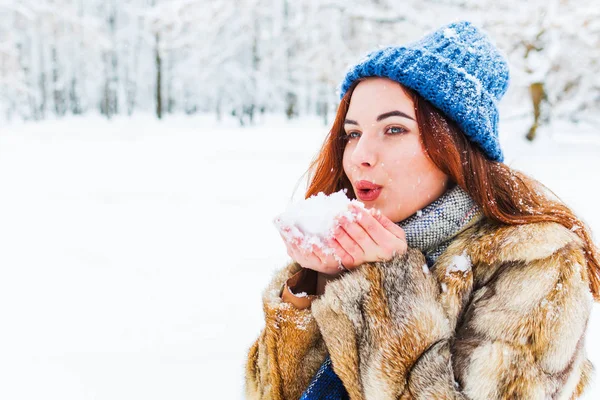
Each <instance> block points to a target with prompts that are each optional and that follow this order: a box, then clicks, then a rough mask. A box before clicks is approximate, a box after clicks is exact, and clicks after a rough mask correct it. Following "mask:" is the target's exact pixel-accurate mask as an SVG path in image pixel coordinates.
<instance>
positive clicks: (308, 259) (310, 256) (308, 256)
mask: <svg viewBox="0 0 600 400" xmlns="http://www.w3.org/2000/svg"><path fill="white" fill-rule="evenodd" d="M293 248H294V250H295V251H296V253H297V254H298V255H299V256H300V257H301V258H302V259H303V260H304V263H300V264H302V265H303V266H306V267H307V268H308V267H315V266H317V265H320V264H322V261H321V260H320V259H319V257H317V256H316V255H315V253H313V251H312V249H307V248H305V247H301V246H299V245H297V244H294V245H293Z"/></svg>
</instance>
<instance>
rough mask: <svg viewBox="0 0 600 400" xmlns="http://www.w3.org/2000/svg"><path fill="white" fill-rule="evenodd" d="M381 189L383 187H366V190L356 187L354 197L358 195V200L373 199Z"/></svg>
mask: <svg viewBox="0 0 600 400" xmlns="http://www.w3.org/2000/svg"><path fill="white" fill-rule="evenodd" d="M381 189H383V188H382V187H378V188H377V189H366V190H361V189H358V190H357V191H356V197H358V198H359V200H360V201H374V200H375V199H377V198H378V197H379V194H380V193H381Z"/></svg>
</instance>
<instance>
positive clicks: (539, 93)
mask: <svg viewBox="0 0 600 400" xmlns="http://www.w3.org/2000/svg"><path fill="white" fill-rule="evenodd" d="M529 93H530V94H531V102H532V104H533V125H532V126H531V128H529V132H528V133H527V136H526V137H527V140H529V141H533V140H534V139H535V135H536V133H537V128H538V127H539V125H540V115H541V105H542V102H543V101H544V100H546V90H545V89H544V83H543V82H534V83H532V84H531V85H529Z"/></svg>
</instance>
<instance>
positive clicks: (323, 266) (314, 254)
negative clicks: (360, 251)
mask: <svg viewBox="0 0 600 400" xmlns="http://www.w3.org/2000/svg"><path fill="white" fill-rule="evenodd" d="M284 229H285V228H284ZM281 238H282V239H283V241H284V242H285V246H286V247H287V253H288V255H289V256H290V257H291V258H292V260H294V261H295V262H297V263H298V264H300V265H301V266H302V267H303V268H309V269H312V270H315V271H317V272H320V273H322V274H324V275H326V276H327V277H328V278H330V279H331V278H335V277H337V276H338V275H339V274H341V273H342V272H344V271H345V270H346V269H345V268H344V267H343V266H342V265H341V264H340V259H339V258H338V259H336V258H335V256H334V255H333V254H325V253H324V252H323V250H321V249H320V248H319V247H317V246H316V245H312V247H311V248H310V249H305V248H304V247H301V246H300V242H301V241H300V239H297V238H294V239H291V240H290V239H286V238H285V237H284V235H281Z"/></svg>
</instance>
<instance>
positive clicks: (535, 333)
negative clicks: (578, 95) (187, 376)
mask: <svg viewBox="0 0 600 400" xmlns="http://www.w3.org/2000/svg"><path fill="white" fill-rule="evenodd" d="M508 80H509V76H508V65H507V63H506V61H505V59H504V58H503V57H502V55H501V54H500V53H499V51H498V49H497V48H496V47H495V46H494V45H493V44H492V43H491V41H490V39H489V38H488V37H487V36H486V35H485V34H484V33H482V32H481V31H480V30H479V29H477V28H476V27H474V26H473V25H471V24H470V23H468V22H460V23H454V24H451V25H448V26H445V27H442V28H441V29H439V30H437V31H436V32H433V33H432V34H430V35H428V36H425V37H424V38H423V39H421V40H419V41H417V42H415V43H412V44H410V45H408V46H405V47H390V48H386V49H383V50H378V51H375V52H373V53H371V54H369V55H368V56H367V57H366V58H365V59H363V60H362V61H361V62H360V63H359V64H357V65H356V66H355V67H353V68H352V69H351V70H350V71H349V72H348V74H347V76H346V78H345V80H344V82H343V84H342V90H341V91H342V100H341V103H340V106H339V109H338V112H337V116H336V119H335V122H334V124H333V127H332V129H331V132H330V134H329V135H328V137H327V138H326V140H325V143H324V145H323V148H322V151H321V153H320V155H319V156H318V158H317V159H316V160H315V162H314V163H313V165H312V167H311V171H312V174H311V181H310V185H309V188H308V191H307V193H306V196H307V197H309V196H312V195H314V194H317V193H318V192H324V193H328V194H329V193H333V192H336V191H338V190H341V189H344V188H345V189H347V194H348V195H349V197H351V198H358V199H359V200H361V201H362V202H363V203H364V204H365V206H366V208H367V209H377V210H379V211H381V215H380V216H378V215H377V214H374V213H370V212H366V211H360V212H362V214H363V215H362V218H361V219H360V220H359V221H354V222H349V221H342V226H341V227H340V228H339V229H338V230H337V231H336V234H335V237H334V239H332V241H331V243H330V245H331V246H332V247H334V248H335V249H336V253H337V255H338V256H339V257H340V258H341V260H342V264H343V266H344V267H345V270H344V271H343V272H340V269H339V268H338V264H339V263H338V262H337V261H336V260H335V259H334V257H333V256H328V255H325V254H323V253H322V252H320V251H319V250H318V249H316V248H314V249H313V251H307V250H303V249H301V248H300V247H298V244H297V243H286V246H287V249H288V254H289V255H290V256H291V258H292V259H293V262H292V263H291V264H290V265H288V266H287V267H285V268H284V269H282V270H281V271H279V272H278V273H277V274H276V275H275V277H274V279H273V281H272V282H271V284H270V285H269V286H268V288H267V289H266V290H265V292H264V295H263V299H264V311H265V321H266V326H265V328H264V330H263V331H262V333H261V334H260V336H259V338H258V340H257V341H256V342H255V343H254V345H253V346H252V348H251V349H250V351H249V355H248V361H247V365H246V395H247V397H248V398H251V399H298V398H303V399H325V398H327V399H346V398H350V399H352V400H357V399H485V400H490V399H573V398H577V397H579V395H580V394H581V393H582V392H583V390H584V389H585V387H586V385H587V384H588V382H589V380H590V377H591V372H592V365H591V363H590V362H589V360H588V359H587V358H586V355H585V346H584V344H585V331H586V326H587V321H588V318H589V315H590V311H591V309H592V304H593V301H594V298H596V299H599V298H600V265H599V259H600V258H599V256H598V250H597V249H596V248H595V247H594V244H593V242H592V239H591V233H590V232H589V230H588V228H587V227H586V226H585V224H584V223H583V222H582V221H581V220H580V219H578V218H577V217H576V216H575V215H574V214H573V212H572V211H571V210H570V209H569V208H568V207H567V206H565V205H564V204H563V203H561V202H560V201H559V200H558V199H557V198H556V197H554V196H553V195H552V194H551V193H550V192H549V191H548V190H547V189H545V187H544V186H542V185H541V184H540V183H538V182H536V181H534V180H533V179H531V178H529V177H527V176H525V175H524V174H522V173H519V172H516V171H513V170H512V169H510V168H509V167H508V166H506V165H505V164H503V163H502V161H503V154H502V150H501V148H500V146H499V142H498V130H497V124H498V110H497V102H498V101H499V100H500V99H501V98H502V96H503V95H504V93H505V92H506V89H507V86H508ZM300 292H306V293H308V296H296V295H295V294H298V293H300Z"/></svg>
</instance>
